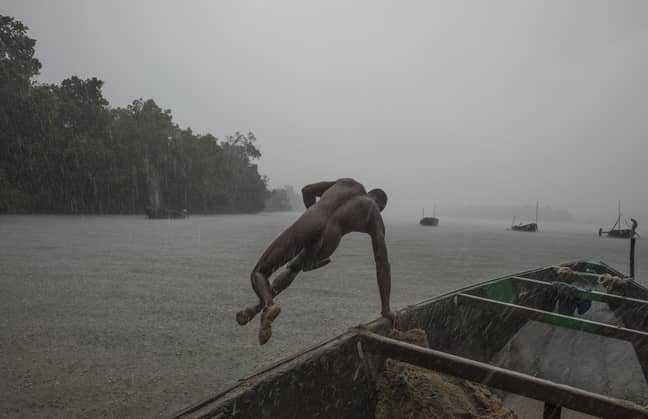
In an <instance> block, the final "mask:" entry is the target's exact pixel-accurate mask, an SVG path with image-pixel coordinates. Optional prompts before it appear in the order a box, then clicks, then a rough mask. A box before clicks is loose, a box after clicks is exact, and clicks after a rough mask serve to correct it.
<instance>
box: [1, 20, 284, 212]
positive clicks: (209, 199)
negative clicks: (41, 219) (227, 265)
mask: <svg viewBox="0 0 648 419" xmlns="http://www.w3.org/2000/svg"><path fill="white" fill-rule="evenodd" d="M27 30H28V28H27V27H26V26H25V25H24V24H23V23H22V22H20V21H18V20H16V19H14V18H12V17H8V16H2V15H0V144H1V145H0V211H3V212H15V213H32V212H43V213H52V212H54V213H122V214H123V213H142V212H143V211H144V209H145V208H146V207H153V208H171V209H187V210H188V211H189V212H190V213H223V212H258V211H261V210H263V209H264V206H265V202H266V200H267V199H269V197H271V196H272V195H273V194H276V193H277V191H268V189H267V187H266V184H267V179H266V178H265V177H263V176H261V175H260V174H259V171H258V167H257V165H256V164H255V161H257V160H258V159H259V158H260V157H261V153H260V152H259V149H258V148H257V147H256V146H255V141H256V138H255V136H254V134H253V133H252V132H249V133H240V132H236V133H235V134H233V135H231V136H228V137H227V138H225V139H224V140H220V139H218V138H216V137H214V136H213V135H211V134H206V135H199V134H195V133H193V132H192V131H191V129H190V128H186V129H183V128H180V127H179V126H178V124H176V123H174V122H173V119H172V115H171V111H170V110H169V109H161V108H160V107H159V106H158V105H157V104H156V103H155V102H154V101H153V100H152V99H149V100H142V99H137V100H134V101H133V102H132V103H131V104H130V105H128V106H126V107H116V108H115V107H111V106H110V104H109V103H108V100H106V98H105V97H104V96H103V93H102V87H103V82H102V81H101V80H99V79H97V78H94V77H93V78H89V79H86V80H83V79H80V78H78V77H76V76H72V77H70V78H67V79H65V80H63V81H62V82H61V83H60V84H49V83H37V82H36V81H35V80H34V77H35V76H36V75H38V74H39V71H40V69H41V63H40V62H39V61H38V59H36V58H35V57H34V53H35V45H36V40H34V39H32V38H30V37H29V36H28V35H27Z"/></svg>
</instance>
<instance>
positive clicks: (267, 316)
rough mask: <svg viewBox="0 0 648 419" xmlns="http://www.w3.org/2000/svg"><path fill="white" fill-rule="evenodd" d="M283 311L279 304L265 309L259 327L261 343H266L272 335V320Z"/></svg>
mask: <svg viewBox="0 0 648 419" xmlns="http://www.w3.org/2000/svg"><path fill="white" fill-rule="evenodd" d="M279 313H281V307H280V306H279V304H273V305H271V306H270V307H266V308H265V309H263V313H262V314H261V326H260V327H259V345H264V344H265V343H266V342H267V341H268V340H270V337H271V336H272V322H273V321H274V319H276V318H277V316H279Z"/></svg>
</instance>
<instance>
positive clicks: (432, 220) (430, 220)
mask: <svg viewBox="0 0 648 419" xmlns="http://www.w3.org/2000/svg"><path fill="white" fill-rule="evenodd" d="M419 224H420V225H422V226H432V227H436V226H438V225H439V219H438V218H437V217H436V205H435V206H434V209H433V210H432V217H426V216H425V208H423V213H422V214H421V220H420V221H419Z"/></svg>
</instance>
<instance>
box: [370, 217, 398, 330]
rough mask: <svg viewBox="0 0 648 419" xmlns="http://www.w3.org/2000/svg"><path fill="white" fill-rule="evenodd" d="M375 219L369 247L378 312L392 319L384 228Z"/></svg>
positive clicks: (378, 219)
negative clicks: (371, 252) (376, 289)
mask: <svg viewBox="0 0 648 419" xmlns="http://www.w3.org/2000/svg"><path fill="white" fill-rule="evenodd" d="M377 217H378V218H377V220H376V226H375V229H374V231H373V232H372V234H371V246H372V247H373V253H374V261H375V262H376V278H377V279H378V291H380V305H381V311H380V312H381V314H382V315H383V316H386V317H389V318H392V317H393V313H392V312H391V308H390V307H389V296H390V293H391V268H390V266H389V259H388V257H387V244H385V226H384V224H383V222H382V218H381V217H380V215H378V216H377ZM392 320H393V318H392Z"/></svg>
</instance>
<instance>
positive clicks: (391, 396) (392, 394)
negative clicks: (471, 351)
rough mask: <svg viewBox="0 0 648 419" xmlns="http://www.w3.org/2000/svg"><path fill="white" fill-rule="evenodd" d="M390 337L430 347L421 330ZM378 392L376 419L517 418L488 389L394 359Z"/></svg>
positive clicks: (386, 363) (385, 371)
mask: <svg viewBox="0 0 648 419" xmlns="http://www.w3.org/2000/svg"><path fill="white" fill-rule="evenodd" d="M389 337H391V338H394V339H398V340H401V341H404V342H407V343H411V344H414V345H418V346H423V347H426V348H427V347H429V346H428V342H427V336H426V334H425V332H424V331H423V330H421V329H412V330H408V331H406V332H401V331H398V330H393V331H391V332H390V335H389ZM377 388H378V402H377V404H376V419H429V418H462V419H463V418H489V419H516V418H517V416H515V414H514V413H513V412H512V411H511V410H509V409H508V408H506V407H504V405H503V403H502V401H501V400H500V399H499V398H498V397H497V396H496V395H495V394H494V393H493V392H491V391H490V390H489V389H488V388H487V387H486V386H483V385H481V384H478V383H474V382H471V381H467V380H462V379H459V378H455V377H451V376H448V375H445V374H441V373H438V372H435V371H432V370H428V369H425V368H421V367H417V366H414V365H411V364H407V363H405V362H400V361H395V360H392V359H387V360H386V361H385V365H384V369H383V372H382V375H381V376H380V378H379V380H378V386H377Z"/></svg>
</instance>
